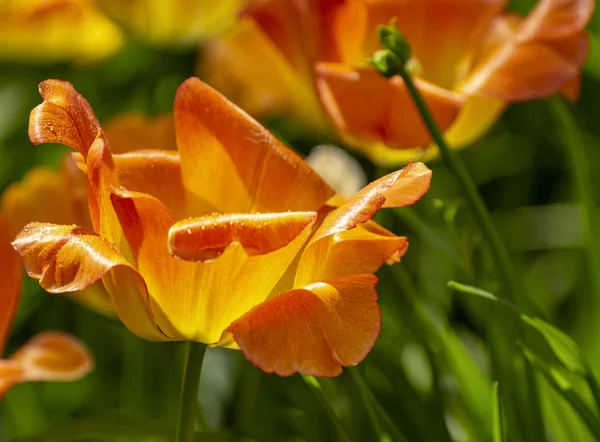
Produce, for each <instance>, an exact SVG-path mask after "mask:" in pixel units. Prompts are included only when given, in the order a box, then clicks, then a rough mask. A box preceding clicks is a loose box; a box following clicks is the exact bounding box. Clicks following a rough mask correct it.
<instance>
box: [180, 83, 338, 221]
mask: <svg viewBox="0 0 600 442" xmlns="http://www.w3.org/2000/svg"><path fill="white" fill-rule="evenodd" d="M174 116H175V130H176V135H177V145H178V148H179V152H180V155H181V167H182V176H183V182H184V185H185V186H186V188H188V189H189V190H190V191H191V192H192V193H193V195H194V196H195V197H196V198H198V200H199V201H201V202H202V203H203V204H204V207H199V210H198V212H196V213H198V214H202V213H210V212H212V211H215V212H221V213H250V212H280V211H285V210H288V209H290V210H295V211H314V210H318V209H319V208H320V207H321V206H322V205H323V204H324V203H325V201H327V199H328V198H329V197H330V196H332V194H333V191H332V190H331V189H330V188H329V186H328V185H327V184H326V183H325V182H324V181H323V180H322V179H321V178H320V177H319V176H318V175H317V174H316V173H315V172H314V171H313V170H312V169H311V168H310V167H309V166H308V165H307V164H306V163H305V162H304V161H302V159H301V158H300V157H298V156H297V155H296V154H295V153H294V152H292V151H291V150H290V149H288V148H287V147H285V146H283V144H281V143H280V142H279V141H278V140H277V139H275V138H274V137H273V135H271V134H270V133H269V132H268V131H267V130H266V129H265V128H264V127H262V126H261V125H260V124H259V123H257V122H256V121H255V120H253V119H252V118H251V117H250V116H249V115H247V114H246V113H245V112H244V111H242V110H241V109H240V108H238V107H237V106H235V105H233V104H232V103H231V102H230V101H228V100H227V99H226V98H225V97H224V96H223V95H221V94H220V93H218V92H217V91H215V90H214V89H212V88H211V87H209V86H208V85H206V84H205V83H202V82H201V81H200V80H198V79H197V78H190V79H188V80H187V81H185V82H184V83H183V84H182V85H181V86H180V87H179V90H178V91H177V97H176V99H175V107H174ZM215 165H218V167H215ZM199 170H200V171H202V173H198V171H199ZM281 195H285V198H282V197H281ZM201 209H204V210H201Z"/></svg>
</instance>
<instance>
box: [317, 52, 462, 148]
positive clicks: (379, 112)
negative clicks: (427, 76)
mask: <svg viewBox="0 0 600 442" xmlns="http://www.w3.org/2000/svg"><path fill="white" fill-rule="evenodd" d="M316 69H317V88H318V90H319V94H320V97H321V102H322V103H323V105H324V107H325V109H326V110H327V112H328V113H329V116H330V117H331V118H332V120H333V122H334V123H335V125H336V127H337V128H338V129H339V131H340V132H341V133H342V136H344V135H345V136H346V138H350V139H351V142H352V139H353V142H352V144H355V145H357V144H358V145H360V144H364V143H365V142H366V143H369V142H372V143H374V142H382V143H384V144H385V145H386V146H388V147H389V148H392V149H408V148H414V147H425V146H428V145H429V144H430V143H431V135H429V132H428V131H427V128H426V127H425V124H424V123H423V121H422V118H421V116H420V114H419V113H418V111H417V109H416V107H415V106H414V104H413V102H412V99H411V97H410V94H409V93H408V90H407V89H406V85H405V84H404V82H403V81H402V79H401V78H400V77H394V78H391V79H386V78H384V77H382V76H381V75H380V74H379V73H377V72H376V71H375V70H374V69H372V68H361V69H352V68H349V67H348V66H345V65H339V64H333V63H319V64H318V65H317V68H316ZM415 85H416V86H417V88H418V89H419V91H420V92H421V94H422V95H423V97H424V98H425V101H426V102H427V104H428V105H429V108H430V109H431V111H432V113H433V116H434V118H435V120H436V122H437V123H438V125H439V126H440V129H442V130H446V129H447V128H448V127H450V125H451V124H452V123H453V122H454V120H455V118H456V117H457V115H458V113H459V112H460V110H461V107H462V105H463V104H464V102H465V98H464V97H463V96H461V95H458V94H456V93H453V92H450V91H448V90H445V89H442V88H440V87H438V86H435V85H433V84H431V83H428V82H426V81H424V80H421V79H419V78H415Z"/></svg>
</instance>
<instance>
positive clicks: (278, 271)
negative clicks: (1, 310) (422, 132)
mask: <svg viewBox="0 0 600 442" xmlns="http://www.w3.org/2000/svg"><path fill="white" fill-rule="evenodd" d="M40 91H41V94H42V96H43V98H44V102H43V103H42V104H41V105H40V106H38V107H37V108H35V109H34V110H33V112H32V114H31V121H30V130H29V134H30V138H31V140H32V141H33V142H34V143H35V144H40V143H49V142H50V143H55V142H61V143H65V144H67V145H69V146H71V147H72V148H74V149H76V150H77V151H78V153H77V154H75V155H76V156H77V157H78V162H77V163H78V165H79V167H80V168H81V169H82V170H83V171H84V172H85V174H86V181H87V186H88V194H89V196H90V199H89V208H90V214H91V219H92V224H93V230H92V229H88V228H84V227H80V226H74V225H58V224H49V223H31V224H29V225H27V226H26V227H25V228H24V229H23V230H22V231H21V233H20V234H19V235H18V236H17V239H16V240H15V241H14V243H13V246H14V247H15V249H16V250H17V252H18V253H19V254H20V255H21V257H22V259H23V261H24V263H25V266H26V269H27V271H28V273H29V275H30V276H32V277H34V278H38V279H39V280H40V284H41V285H42V287H44V288H45V289H46V290H48V291H50V292H69V291H73V290H82V289H85V288H86V287H89V286H90V285H91V284H93V283H94V282H96V281H98V280H99V279H102V280H103V282H104V285H105V287H106V289H107V291H108V293H109V294H110V296H111V299H112V302H113V305H114V307H115V309H116V311H117V313H118V314H119V316H120V318H121V320H122V321H123V322H124V324H125V325H126V326H127V327H128V328H129V329H130V330H132V331H133V332H134V333H136V334H137V335H139V336H141V337H143V338H146V339H149V340H156V341H172V340H193V341H199V342H204V343H206V344H209V345H211V346H225V347H230V348H236V349H238V348H239V349H241V350H242V351H243V352H244V354H245V355H246V357H247V358H248V359H249V360H251V361H252V362H253V363H254V364H256V365H257V366H259V367H260V368H262V369H263V370H265V371H267V372H275V373H278V374H280V375H290V374H292V373H294V372H301V373H304V374H308V375H320V376H335V375H338V374H339V373H340V372H341V367H342V366H349V365H355V364H357V363H358V362H360V361H361V360H362V359H363V358H364V357H365V356H366V355H367V354H368V352H369V351H370V349H371V348H372V346H373V345H374V343H375V340H376V338H377V336H378V334H379V329H380V322H381V316H380V312H379V308H378V306H377V293H376V291H375V285H376V282H377V279H376V278H375V276H373V274H372V273H373V272H375V271H376V270H377V269H378V268H379V267H380V266H381V265H382V264H383V263H384V262H388V263H393V262H397V261H399V260H400V258H401V256H402V255H403V254H404V253H405V251H406V248H407V246H408V242H407V240H406V238H404V237H397V236H395V235H393V234H392V233H390V232H388V231H387V230H385V229H383V228H382V227H380V226H378V225H377V224H375V223H374V222H372V221H370V219H371V217H372V216H373V215H374V214H375V213H376V212H377V211H378V210H379V209H380V208H382V207H401V206H404V205H408V204H412V203H414V202H415V201H417V200H418V199H419V198H420V197H421V196H422V195H423V194H424V193H425V192H426V191H427V189H428V188H429V183H430V180H431V171H430V170H429V169H427V167H426V166H424V165H423V164H421V163H417V164H410V165H409V166H407V167H405V168H404V169H402V170H400V171H398V172H394V173H392V174H390V175H388V176H386V177H384V178H381V179H380V180H377V181H375V182H374V183H371V184H370V185H368V186H367V187H365V188H364V189H363V190H362V191H360V192H359V193H357V194H356V195H354V196H353V197H352V198H350V199H349V200H347V201H346V202H345V203H343V204H342V205H341V206H340V207H338V208H334V207H330V206H328V205H327V204H326V203H327V200H328V199H329V198H330V197H332V196H333V192H332V190H331V189H330V188H329V186H327V185H326V184H325V183H324V182H323V181H322V180H321V179H320V178H319V177H318V175H317V174H316V173H315V172H313V171H312V169H310V168H309V167H308V165H307V164H306V163H304V162H303V161H302V160H301V159H300V158H299V157H297V156H296V155H295V154H294V153H293V152H292V151H290V150H289V149H287V148H286V147H284V146H283V145H282V144H281V143H279V142H278V141H277V140H276V139H275V138H273V136H272V135H271V134H270V133H269V132H267V130H266V129H264V128H263V127H262V126H260V125H259V124H258V123H257V122H256V121H254V120H253V119H251V118H250V117H249V116H248V115H247V114H245V113H244V112H243V111H242V110H240V109H239V108H237V107H236V106H234V105H233V104H231V103H230V102H229V101H227V99H225V98H224V97H223V96H222V95H221V94H219V93H218V92H216V91H215V90H213V89H211V88H210V87H209V86H207V85H205V84H204V83H202V82H201V81H200V80H198V79H196V78H191V79H189V80H187V81H186V82H184V83H183V84H182V85H181V86H180V88H179V90H178V92H177V97H176V99H175V105H174V119H175V132H176V138H177V146H178V149H179V152H168V151H160V150H147V151H135V152H130V153H127V154H113V153H112V152H111V150H110V149H109V147H108V142H109V141H108V139H107V137H106V136H105V134H104V132H103V131H102V129H101V128H100V126H99V124H98V122H97V120H96V118H95V117H94V114H93V112H92V110H91V108H90V107H89V105H88V103H87V102H86V101H85V100H84V99H83V98H82V97H81V96H80V95H79V94H78V93H77V92H76V91H75V90H74V89H73V87H72V86H71V85H70V84H68V83H65V82H61V81H57V80H48V81H46V82H43V83H42V84H41V85H40ZM124 178H125V179H124Z"/></svg>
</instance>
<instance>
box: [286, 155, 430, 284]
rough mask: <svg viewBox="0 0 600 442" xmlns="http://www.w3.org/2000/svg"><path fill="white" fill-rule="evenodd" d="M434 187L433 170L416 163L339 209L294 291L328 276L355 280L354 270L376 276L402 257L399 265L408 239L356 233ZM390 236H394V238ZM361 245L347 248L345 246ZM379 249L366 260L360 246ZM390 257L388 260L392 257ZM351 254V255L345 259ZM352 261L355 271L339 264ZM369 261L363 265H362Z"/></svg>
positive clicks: (312, 247)
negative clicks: (388, 209) (384, 211)
mask: <svg viewBox="0 0 600 442" xmlns="http://www.w3.org/2000/svg"><path fill="white" fill-rule="evenodd" d="M430 183H431V170H429V169H428V168H427V166H425V165H424V164H423V163H414V164H413V163H410V164H409V165H408V166H406V167H405V168H404V169H402V170H399V171H397V172H394V173H391V174H389V175H386V176H385V177H383V178H380V179H378V180H377V181H374V182H372V183H371V184H369V185H368V186H367V187H365V188H364V189H363V190H361V191H360V192H358V193H357V194H356V195H354V196H353V197H351V198H350V199H348V200H347V201H346V202H345V203H344V204H342V205H341V206H340V207H338V208H337V209H335V210H333V211H331V212H330V213H329V214H328V215H327V217H326V218H325V220H324V221H323V223H322V224H321V226H320V227H319V229H318V230H317V231H316V233H315V234H314V236H313V237H312V238H311V240H310V242H309V244H308V245H307V246H306V248H305V249H304V252H303V254H302V257H301V258H300V262H299V264H298V269H297V273H296V279H295V282H294V287H302V286H303V285H306V284H310V283H312V282H315V281H322V280H323V279H325V277H326V275H328V274H331V275H332V276H338V275H343V276H347V275H350V274H351V273H349V272H351V271H352V270H362V271H368V270H370V271H373V269H375V270H376V269H377V268H378V267H379V266H381V264H383V262H385V261H386V260H388V259H390V258H392V257H393V256H396V257H397V258H398V259H399V258H400V256H402V254H403V253H404V249H405V247H407V243H406V239H405V238H395V239H393V238H394V237H390V236H388V235H387V234H386V233H385V232H383V231H382V230H380V229H377V228H371V230H372V231H371V232H368V228H369V227H371V226H365V227H363V228H364V229H366V231H365V230H361V231H357V232H352V233H348V232H350V231H351V230H352V229H354V228H356V227H357V226H360V225H363V224H364V223H366V222H367V221H369V220H370V219H371V218H372V217H373V216H374V215H375V213H377V211H378V210H379V209H380V208H382V207H403V206H406V205H410V204H413V203H415V202H416V201H418V200H419V198H421V196H423V194H425V192H427V190H428V189H429V185H430ZM388 233H389V232H388ZM353 239H354V240H355V242H349V243H347V244H344V242H345V241H344V240H351V241H352V240H353ZM363 241H364V243H363V244H364V245H365V249H366V245H367V244H368V245H369V246H371V247H373V248H372V249H371V252H370V254H365V256H364V257H361V256H360V255H357V253H358V252H360V243H361V242H363ZM388 252H389V254H388V255H387V256H386V254H387V253H388ZM345 253H347V255H344V254H345ZM342 258H346V259H347V260H348V261H349V262H346V264H350V263H352V265H351V267H349V268H347V269H343V268H342V267H341V266H340V265H339V263H338V262H337V261H336V260H338V259H342ZM361 259H363V262H359V261H360V260H361Z"/></svg>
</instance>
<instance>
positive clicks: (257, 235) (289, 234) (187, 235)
mask: <svg viewBox="0 0 600 442" xmlns="http://www.w3.org/2000/svg"><path fill="white" fill-rule="evenodd" d="M316 216H317V213H316V212H282V213H254V214H215V215H206V216H203V217H201V218H191V219H189V220H185V221H180V222H178V223H177V224H175V225H174V226H173V227H171V229H170V230H169V250H170V252H171V253H172V254H173V255H175V256H177V257H179V258H182V259H185V260H188V261H205V260H209V259H214V258H216V257H217V256H219V255H220V254H221V253H223V251H224V250H225V249H226V248H227V247H228V246H229V245H230V244H231V243H232V242H234V241H235V242H238V243H240V244H241V246H242V247H243V248H244V251H245V252H246V253H247V254H248V255H249V256H252V255H264V254H265V253H269V252H272V251H274V250H277V249H279V248H281V247H285V246H287V245H288V244H289V243H290V242H291V241H292V240H294V238H296V237H297V236H298V235H299V234H300V233H302V231H303V230H304V229H305V228H306V226H307V225H308V224H309V223H311V222H312V221H313V220H314V219H315V218H316Z"/></svg>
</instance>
